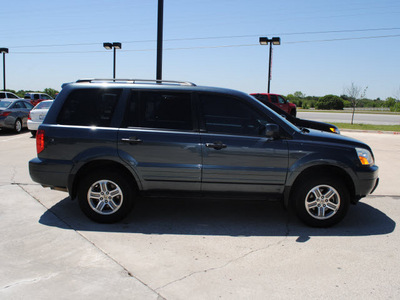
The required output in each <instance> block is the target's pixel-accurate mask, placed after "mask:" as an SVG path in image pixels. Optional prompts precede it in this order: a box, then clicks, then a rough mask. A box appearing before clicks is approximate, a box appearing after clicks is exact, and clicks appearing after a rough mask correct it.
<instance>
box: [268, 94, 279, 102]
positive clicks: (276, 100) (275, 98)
mask: <svg viewBox="0 0 400 300" xmlns="http://www.w3.org/2000/svg"><path fill="white" fill-rule="evenodd" d="M269 96H270V97H271V102H272V103H278V97H277V96H276V95H269Z"/></svg>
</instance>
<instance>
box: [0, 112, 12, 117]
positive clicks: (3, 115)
mask: <svg viewBox="0 0 400 300" xmlns="http://www.w3.org/2000/svg"><path fill="white" fill-rule="evenodd" d="M9 114H11V111H3V112H1V113H0V117H7V116H8V115H9Z"/></svg>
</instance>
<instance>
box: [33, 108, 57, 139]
mask: <svg viewBox="0 0 400 300" xmlns="http://www.w3.org/2000/svg"><path fill="white" fill-rule="evenodd" d="M53 102H54V100H45V101H42V102H40V103H39V104H38V105H36V106H35V107H34V108H33V109H32V110H31V111H30V112H29V116H28V129H29V130H30V132H31V134H32V136H35V135H36V131H37V130H38V127H39V125H40V124H42V122H43V120H44V118H45V117H46V114H47V112H48V111H49V108H50V107H51V105H52V104H53Z"/></svg>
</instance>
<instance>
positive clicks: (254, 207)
mask: <svg viewBox="0 0 400 300" xmlns="http://www.w3.org/2000/svg"><path fill="white" fill-rule="evenodd" d="M342 134H343V135H347V136H351V137H354V138H357V139H359V140H362V141H364V142H366V143H368V144H369V145H370V146H371V147H372V149H373V150H374V153H375V157H376V162H377V164H378V165H379V166H380V178H381V183H380V186H379V187H378V189H377V190H376V191H375V193H374V194H373V195H370V196H368V197H367V198H365V199H363V200H362V201H361V202H360V203H359V204H358V205H357V206H352V207H351V209H350V211H349V213H348V215H347V217H346V219H345V220H344V221H343V222H341V223H340V224H338V225H337V226H335V227H332V228H327V229H316V228H310V227H307V226H305V225H303V224H302V223H300V222H299V221H298V220H297V219H296V217H295V216H293V215H291V214H290V213H288V212H287V211H285V210H284V209H283V208H282V206H281V205H280V204H279V203H276V202H253V201H248V202H245V201H225V200H223V201H210V200H204V201H197V200H196V201H188V200H179V199H170V200H168V201H165V200H157V199H153V200H147V201H142V202H140V203H138V205H137V206H136V209H135V210H134V211H133V212H132V214H131V215H130V216H129V217H128V218H127V219H125V220H124V221H123V222H121V223H117V224H112V225H101V224H96V223H93V222H91V221H90V220H89V219H87V218H86V217H85V216H84V215H83V214H82V213H81V212H80V210H79V208H78V205H77V203H76V202H73V201H71V200H70V199H69V198H68V194H66V193H63V192H57V191H51V190H49V189H44V188H42V187H41V186H39V185H37V184H36V183H34V182H32V181H31V179H30V177H29V173H28V161H29V159H31V158H32V157H34V156H36V149H35V140H34V139H33V138H31V136H30V134H29V133H27V132H25V133H23V134H20V135H14V134H10V133H5V132H1V131H0V153H1V156H0V161H1V171H0V191H1V192H0V203H1V205H2V209H1V210H0V225H1V226H0V234H1V235H0V236H1V240H0V270H1V272H0V299H92V298H96V299H306V298H307V299H343V298H351V299H398V298H399V297H400V249H399V248H400V237H399V232H398V230H397V228H396V224H397V223H398V222H399V221H400V206H399V204H400V186H399V178H400V160H399V159H398V158H397V155H398V153H399V150H400V135H396V134H382V133H364V132H350V131H344V132H342Z"/></svg>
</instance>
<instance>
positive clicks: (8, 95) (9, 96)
mask: <svg viewBox="0 0 400 300" xmlns="http://www.w3.org/2000/svg"><path fill="white" fill-rule="evenodd" d="M7 97H8V98H11V99H18V97H17V96H15V95H14V94H9V93H7Z"/></svg>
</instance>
